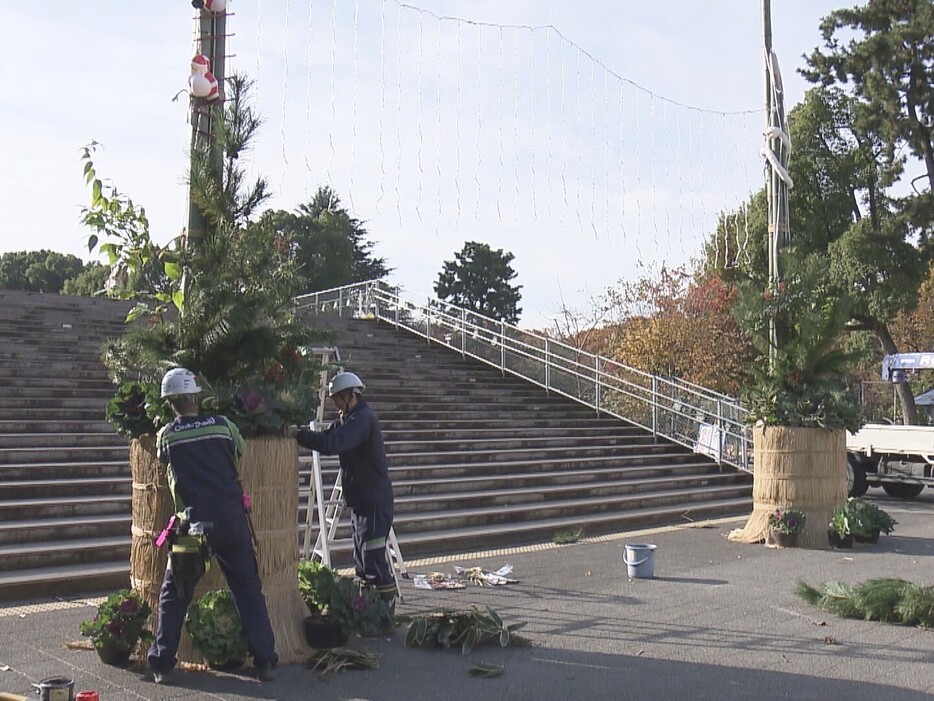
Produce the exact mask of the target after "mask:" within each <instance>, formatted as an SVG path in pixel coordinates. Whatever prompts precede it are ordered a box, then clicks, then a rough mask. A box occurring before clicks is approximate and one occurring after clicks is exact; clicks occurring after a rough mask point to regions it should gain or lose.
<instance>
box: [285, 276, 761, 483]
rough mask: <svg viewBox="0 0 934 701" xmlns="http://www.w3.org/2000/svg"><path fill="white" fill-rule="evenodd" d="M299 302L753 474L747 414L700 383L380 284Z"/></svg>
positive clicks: (354, 286)
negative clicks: (394, 333)
mask: <svg viewBox="0 0 934 701" xmlns="http://www.w3.org/2000/svg"><path fill="white" fill-rule="evenodd" d="M296 305H297V307H298V308H300V309H311V310H314V311H315V312H319V313H320V312H331V313H335V314H338V315H340V316H352V317H354V318H372V319H379V320H382V321H385V322H388V323H390V324H392V325H394V326H396V327H398V328H401V329H406V330H408V331H410V332H412V333H414V334H417V335H418V336H421V337H422V338H425V339H426V341H427V342H428V343H437V344H439V345H442V346H446V347H448V348H451V349H452V350H455V351H457V352H459V353H461V355H463V356H469V357H471V358H475V359H477V360H480V361H482V362H484V363H487V364H489V365H492V366H494V367H496V368H499V370H500V371H501V372H502V373H503V374H506V373H509V374H511V375H515V376H517V377H521V378H523V379H524V380H526V381H528V382H532V383H534V384H536V385H539V386H541V387H543V388H544V389H545V390H546V391H548V392H554V393H556V394H560V395H563V396H565V397H569V398H571V399H573V400H575V401H577V402H580V403H582V404H584V405H586V406H588V407H590V408H592V409H594V410H595V411H596V413H597V414H598V415H599V414H601V413H603V414H609V415H611V416H615V417H617V418H620V419H624V420H626V421H629V422H631V423H634V424H636V425H638V426H641V427H642V428H644V429H646V430H648V431H651V432H652V434H653V435H654V436H656V437H658V436H661V437H664V438H667V439H668V440H671V441H673V442H675V443H678V444H680V445H683V446H685V447H687V448H690V449H692V450H694V451H695V452H698V453H702V454H705V455H708V456H710V457H712V458H713V459H714V460H716V461H717V462H718V463H720V464H721V465H729V466H732V467H736V468H739V469H741V470H746V471H751V469H752V460H751V458H752V450H751V445H752V443H751V439H750V435H749V431H748V429H747V427H746V423H745V418H746V416H745V415H746V410H745V409H744V408H743V407H742V406H741V405H740V403H739V401H737V400H736V399H734V398H732V397H729V396H727V395H725V394H720V393H718V392H714V391H712V390H709V389H706V388H704V387H701V386H700V385H696V384H693V383H690V382H686V381H684V380H679V379H674V378H668V377H663V376H660V375H654V374H651V373H647V372H644V371H642V370H638V369H636V368H633V367H629V366H627V365H623V364H622V363H618V362H616V361H615V360H611V359H609V358H605V357H602V356H599V355H596V354H594V353H589V352H587V351H584V350H581V349H580V348H576V347H574V346H572V345H570V344H568V343H565V342H563V341H560V340H557V339H554V338H549V337H547V336H544V335H541V334H536V333H533V332H530V331H525V330H523V329H520V328H518V327H516V326H513V325H511V324H507V323H505V322H503V321H498V320H496V319H491V318H490V317H486V316H483V315H482V314H477V313H476V312H473V311H470V310H469V309H464V308H462V307H458V306H455V305H453V304H449V303H447V302H443V301H441V300H438V299H435V298H431V297H423V296H421V295H413V294H412V293H409V292H407V291H406V292H405V293H403V290H402V288H401V287H398V286H393V285H390V284H388V283H386V282H383V281H381V280H375V281H369V282H361V283H355V284H352V285H345V286H343V287H336V288H333V289H330V290H323V291H321V292H312V293H310V294H306V295H302V296H300V297H298V298H296Z"/></svg>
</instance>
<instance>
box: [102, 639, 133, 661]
mask: <svg viewBox="0 0 934 701" xmlns="http://www.w3.org/2000/svg"><path fill="white" fill-rule="evenodd" d="M135 647H136V641H135V640H134V641H133V642H132V643H131V644H130V646H129V647H128V648H127V649H126V650H124V649H123V648H121V647H119V646H118V645H116V644H115V643H108V644H106V645H103V646H101V647H97V646H95V647H94V649H95V650H97V656H98V657H100V658H101V662H103V663H104V664H106V665H110V666H111V667H126V666H127V663H128V662H129V661H130V654H131V653H132V652H133V648H135Z"/></svg>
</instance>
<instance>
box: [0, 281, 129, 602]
mask: <svg viewBox="0 0 934 701" xmlns="http://www.w3.org/2000/svg"><path fill="white" fill-rule="evenodd" d="M130 306H131V305H130V304H128V303H123V302H116V301H113V300H104V299H91V298H86V297H68V296H63V295H55V294H51V295H50V294H38V293H28V292H12V291H0V391H2V395H3V401H2V402H0V599H11V598H27V597H32V596H39V595H45V594H59V593H66V592H70V591H80V590H94V589H101V588H103V587H109V586H111V585H114V584H117V583H120V582H123V583H125V582H126V579H127V574H126V573H127V571H128V569H129V564H128V562H129V552H130V548H129V545H130V522H131V514H130V492H131V483H130V470H129V465H128V462H127V460H128V454H127V443H126V439H124V438H122V437H121V436H118V435H117V434H116V433H115V432H114V430H113V428H112V427H111V426H110V424H109V423H107V421H106V420H105V419H104V407H105V406H106V405H107V401H108V399H109V398H110V397H111V396H112V395H113V386H112V385H111V383H110V382H109V380H108V378H107V373H106V371H105V369H104V366H103V365H102V364H101V362H100V360H99V353H100V348H101V346H102V344H103V342H104V340H105V339H107V338H112V337H115V336H119V335H120V334H122V333H123V331H124V323H123V320H124V318H125V317H126V313H127V310H128V308H129V307H130Z"/></svg>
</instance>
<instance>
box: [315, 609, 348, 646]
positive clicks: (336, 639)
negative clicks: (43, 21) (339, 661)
mask: <svg viewBox="0 0 934 701" xmlns="http://www.w3.org/2000/svg"><path fill="white" fill-rule="evenodd" d="M349 637H350V633H349V632H348V631H346V630H344V627H343V626H342V625H341V624H340V623H338V622H337V621H332V620H329V619H326V618H317V617H315V616H308V617H307V618H306V619H305V640H307V641H308V644H309V645H311V647H313V648H315V649H316V650H321V649H326V648H332V647H343V646H344V645H346V644H347V638H349Z"/></svg>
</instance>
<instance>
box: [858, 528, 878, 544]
mask: <svg viewBox="0 0 934 701" xmlns="http://www.w3.org/2000/svg"><path fill="white" fill-rule="evenodd" d="M880 532H881V531H880V530H879V529H878V528H874V529H873V530H872V533H870V534H869V535H864V534H862V533H857V534H855V535H854V536H853V537H854V538H855V539H856V542H857V543H878V542H879V533H880Z"/></svg>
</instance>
